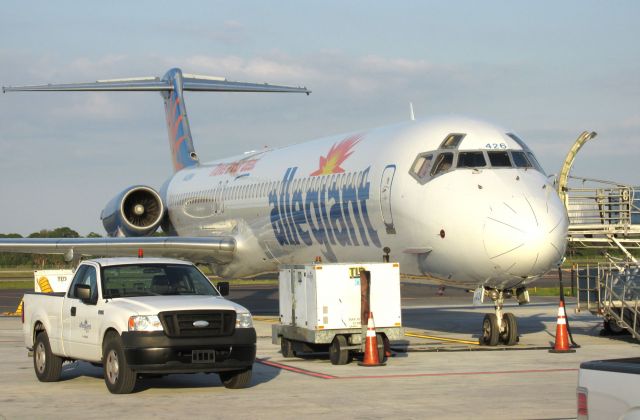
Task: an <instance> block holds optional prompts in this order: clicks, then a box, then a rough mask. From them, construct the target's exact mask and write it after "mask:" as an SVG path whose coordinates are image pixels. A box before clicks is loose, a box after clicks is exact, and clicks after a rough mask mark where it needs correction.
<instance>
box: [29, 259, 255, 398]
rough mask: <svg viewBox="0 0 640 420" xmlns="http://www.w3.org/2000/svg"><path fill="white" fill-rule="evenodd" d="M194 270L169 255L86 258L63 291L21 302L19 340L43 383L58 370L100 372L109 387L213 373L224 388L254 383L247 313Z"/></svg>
mask: <svg viewBox="0 0 640 420" xmlns="http://www.w3.org/2000/svg"><path fill="white" fill-rule="evenodd" d="M228 291H229V283H219V284H218V289H216V288H215V287H214V286H213V285H212V284H211V283H210V282H209V280H208V279H207V278H206V277H205V276H204V274H202V273H201V272H200V271H199V270H198V269H197V268H196V267H195V266H194V265H193V264H191V263H187V262H184V261H179V260H173V259H166V258H109V259H96V260H89V261H83V262H82V263H81V264H80V265H79V266H78V268H77V270H76V272H75V275H74V277H73V280H72V281H71V284H70V286H69V290H68V291H67V292H66V293H54V294H43V293H29V294H26V295H25V296H24V308H23V320H22V321H23V334H24V341H25V344H26V346H27V349H29V350H30V351H32V352H33V366H34V369H35V373H36V376H37V377H38V379H39V380H40V381H43V382H52V381H57V380H58V379H59V377H60V374H61V370H62V364H63V362H64V361H67V360H83V361H87V362H91V363H93V364H95V365H102V366H103V368H104V379H105V383H106V385H107V388H108V389H109V391H111V392H112V393H115V394H124V393H129V392H131V391H133V389H134V387H135V384H136V380H137V379H138V377H144V376H145V375H158V374H160V375H163V374H168V373H197V372H216V373H218V374H219V375H220V379H221V380H222V382H223V383H224V385H225V386H226V387H227V388H243V387H245V386H247V385H248V383H249V381H250V380H251V372H252V370H251V369H252V366H253V362H254V360H255V356H256V332H255V329H254V328H253V320H252V317H251V314H250V313H249V311H248V310H247V309H245V308H244V307H242V306H240V305H238V304H236V303H234V302H231V301H229V300H226V299H225V298H223V297H222V296H223V295H226V294H228Z"/></svg>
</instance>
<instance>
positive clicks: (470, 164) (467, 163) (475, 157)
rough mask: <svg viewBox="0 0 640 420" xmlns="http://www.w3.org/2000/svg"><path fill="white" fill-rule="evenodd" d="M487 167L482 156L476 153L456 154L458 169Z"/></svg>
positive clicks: (480, 153)
mask: <svg viewBox="0 0 640 420" xmlns="http://www.w3.org/2000/svg"><path fill="white" fill-rule="evenodd" d="M484 166H487V161H486V160H485V159H484V154H483V153H482V152H480V151H478V152H460V153H459V154H458V165H457V167H458V168H481V167H484Z"/></svg>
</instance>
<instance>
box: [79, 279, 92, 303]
mask: <svg viewBox="0 0 640 420" xmlns="http://www.w3.org/2000/svg"><path fill="white" fill-rule="evenodd" d="M76 297H77V298H78V299H80V300H81V301H82V302H83V303H92V302H91V286H89V285H88V284H76Z"/></svg>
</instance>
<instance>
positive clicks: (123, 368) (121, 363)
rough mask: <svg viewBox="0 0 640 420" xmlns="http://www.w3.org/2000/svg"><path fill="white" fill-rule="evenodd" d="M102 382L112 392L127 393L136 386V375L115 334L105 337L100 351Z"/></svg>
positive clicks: (118, 337)
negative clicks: (102, 370) (102, 368)
mask: <svg viewBox="0 0 640 420" xmlns="http://www.w3.org/2000/svg"><path fill="white" fill-rule="evenodd" d="M102 362H103V363H102V364H103V365H104V382H105V384H106V385H107V389H109V391H110V392H111V393H112V394H129V393H131V391H133V389H134V388H135V386H136V379H137V378H138V375H137V374H136V372H134V371H133V370H131V368H130V367H129V364H128V363H127V360H126V358H125V356H124V351H123V349H122V341H121V340H120V336H118V335H117V334H109V335H108V336H107V337H106V338H105V343H104V349H103V352H102Z"/></svg>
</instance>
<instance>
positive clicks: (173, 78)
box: [161, 68, 198, 172]
mask: <svg viewBox="0 0 640 420" xmlns="http://www.w3.org/2000/svg"><path fill="white" fill-rule="evenodd" d="M162 80H163V81H166V82H168V83H169V84H170V85H171V86H172V87H173V89H171V90H170V91H163V92H161V95H162V98H163V99H164V109H165V112H166V117H167V131H168V132H169V147H170V149H171V157H172V160H173V170H174V171H175V172H178V171H179V170H181V169H184V168H188V167H190V166H195V165H197V164H198V156H197V155H196V152H195V149H194V148H193V138H192V137H191V129H190V128H189V120H188V119H187V109H186V108H185V106H184V99H183V97H182V71H181V70H180V69H177V68H174V69H171V70H169V71H168V72H167V74H165V75H164V77H163V78H162Z"/></svg>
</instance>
